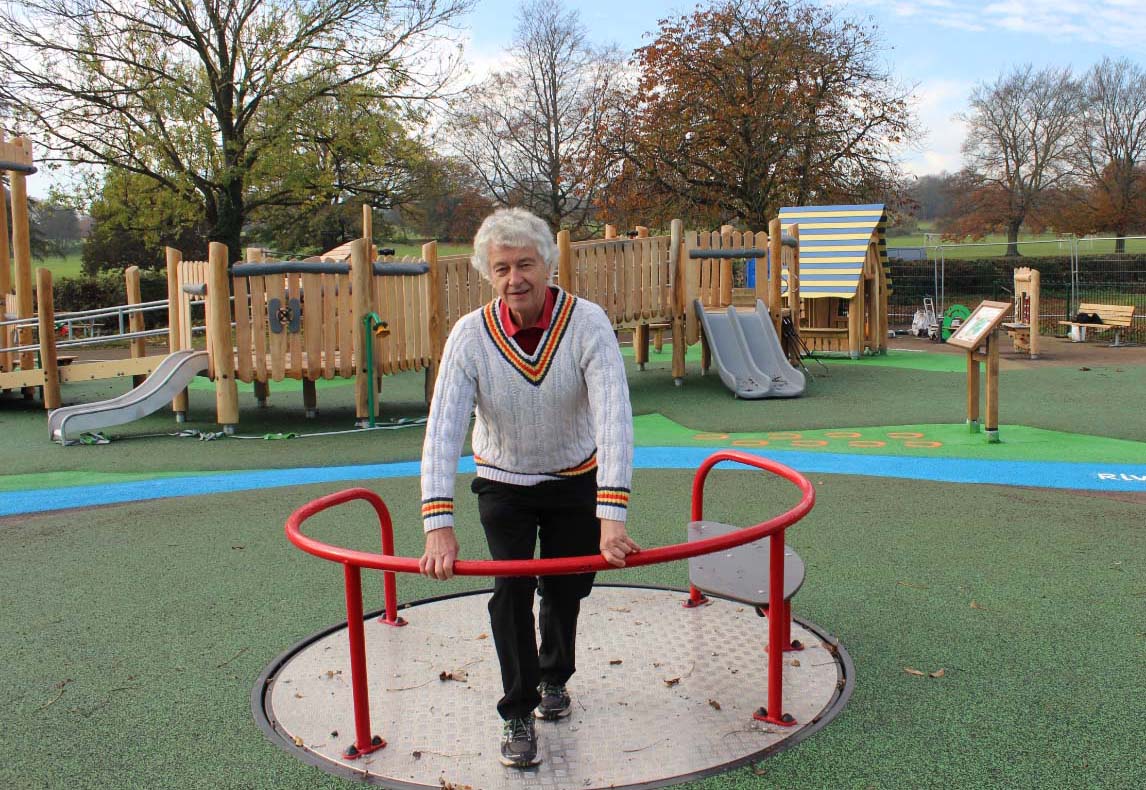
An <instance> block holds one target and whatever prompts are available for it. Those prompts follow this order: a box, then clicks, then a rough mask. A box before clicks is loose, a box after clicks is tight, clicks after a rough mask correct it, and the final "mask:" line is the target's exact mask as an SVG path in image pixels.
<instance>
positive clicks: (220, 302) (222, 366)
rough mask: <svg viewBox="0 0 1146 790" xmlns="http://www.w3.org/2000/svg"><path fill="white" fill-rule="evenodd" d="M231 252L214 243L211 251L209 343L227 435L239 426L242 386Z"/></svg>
mask: <svg viewBox="0 0 1146 790" xmlns="http://www.w3.org/2000/svg"><path fill="white" fill-rule="evenodd" d="M229 255H230V252H229V251H228V249H227V245H226V244H222V243H220V242H217V241H213V242H211V244H210V246H209V247H208V250H207V261H208V263H209V271H208V274H207V277H208V282H207V340H208V343H207V345H208V348H209V350H210V353H211V362H212V365H213V366H214V369H215V421H216V422H218V423H219V424H220V425H222V426H223V431H224V432H225V433H234V432H235V426H236V425H237V424H238V423H239V386H238V383H237V382H236V381H235V348H234V342H233V341H232V340H231V277H230V274H229V272H228V271H227V267H228V264H227V259H228V257H229Z"/></svg>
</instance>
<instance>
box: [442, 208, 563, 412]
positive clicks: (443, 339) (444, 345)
mask: <svg viewBox="0 0 1146 790" xmlns="http://www.w3.org/2000/svg"><path fill="white" fill-rule="evenodd" d="M564 232H565V231H562V233H564ZM422 260H424V261H425V262H426V264H427V265H428V266H429V267H430V273H429V276H430V281H429V283H428V285H429V287H430V316H429V327H428V329H427V331H428V333H429V337H430V361H429V364H427V365H426V383H425V398H426V405H427V406H429V405H430V402H431V401H432V400H433V399H434V384H436V383H437V381H438V365H440V364H441V362H442V351H443V350H444V349H445V347H446V337H445V334H446V333H445V331H444V327H443V325H442V324H443V321H442V314H443V312H444V311H445V306H444V303H443V300H442V295H443V293H442V292H443V290H444V287H445V286H444V280H445V278H444V277H442V268H441V267H440V266H439V265H438V243H437V242H436V241H431V242H427V243H426V244H423V245H422Z"/></svg>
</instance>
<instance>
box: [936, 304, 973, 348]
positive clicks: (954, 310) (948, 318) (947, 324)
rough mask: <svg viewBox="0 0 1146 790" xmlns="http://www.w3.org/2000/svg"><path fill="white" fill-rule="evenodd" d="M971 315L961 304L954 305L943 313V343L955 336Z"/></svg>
mask: <svg viewBox="0 0 1146 790" xmlns="http://www.w3.org/2000/svg"><path fill="white" fill-rule="evenodd" d="M970 315H971V311H970V310H969V309H967V308H966V307H965V306H963V305H961V304H953V305H951V306H950V307H948V308H947V309H946V310H944V311H943V328H942V331H941V335H942V339H943V342H944V343H946V342H947V338H949V337H951V335H953V334H955V330H956V329H958V328H959V327H960V326H962V324H963V322H964V321H966V320H967V318H968V317H969V316H970Z"/></svg>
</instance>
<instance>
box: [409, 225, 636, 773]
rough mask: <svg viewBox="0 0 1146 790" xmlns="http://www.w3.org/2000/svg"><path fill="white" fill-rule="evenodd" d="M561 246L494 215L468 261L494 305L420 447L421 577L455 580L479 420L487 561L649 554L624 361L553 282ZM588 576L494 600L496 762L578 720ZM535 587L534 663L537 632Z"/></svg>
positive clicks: (525, 753) (595, 317)
mask: <svg viewBox="0 0 1146 790" xmlns="http://www.w3.org/2000/svg"><path fill="white" fill-rule="evenodd" d="M556 262H557V248H556V245H555V244H554V241H553V236H552V234H551V233H550V230H549V227H548V226H547V225H546V224H545V223H544V222H543V221H542V220H541V219H539V218H538V217H536V216H534V215H533V214H530V213H529V212H528V211H524V210H522V209H504V210H499V211H497V212H495V213H494V214H492V215H490V216H489V217H487V218H486V220H485V221H484V222H483V223H482V225H481V227H480V228H479V229H478V232H477V235H476V236H475V237H474V256H473V260H472V264H473V266H474V268H475V269H477V270H478V271H479V272H481V274H482V275H483V276H484V277H485V278H486V279H488V280H489V281H490V283H491V284H492V285H493V290H494V293H495V294H496V298H495V299H494V300H493V301H492V302H491V303H489V304H488V305H486V306H485V307H482V308H480V309H478V310H475V311H473V312H471V313H469V314H468V315H466V316H463V317H462V318H461V319H460V320H459V321H458V322H457V323H456V324H455V325H454V327H453V329H452V330H451V332H450V336H449V338H448V339H447V341H446V347H445V352H444V354H443V356H442V364H441V368H440V371H439V374H438V380H437V385H436V386H435V388H434V400H433V405H432V406H431V408H430V418H429V423H428V425H427V428H426V440H425V445H424V446H423V448H422V519H423V525H424V528H425V532H426V549H425V553H424V554H423V555H422V557H421V560H420V561H419V567H420V568H421V571H422V573H423V574H424V575H426V576H429V577H432V578H435V579H448V578H450V576H452V575H453V565H454V560H455V559H456V558H457V556H458V541H457V538H456V536H455V534H454V519H453V513H454V477H455V474H456V471H457V464H458V457H459V455H460V453H461V448H462V442H463V441H464V439H465V435H466V431H467V429H468V427H469V422H470V414H471V412H473V413H474V414H475V422H474V428H473V442H472V443H473V450H474V461H475V463H476V465H477V477H476V478H475V479H474V481H473V484H472V486H471V489H472V490H473V492H474V493H476V494H477V495H478V512H479V515H480V518H481V523H482V527H483V529H484V530H485V535H486V541H487V542H488V544H489V551H490V554H491V556H492V557H493V558H494V559H496V560H511V559H512V560H519V559H530V558H532V557H533V555H534V549H535V547H536V545H537V543H538V541H539V540H540V545H541V557H543V558H547V557H569V556H583V555H587V554H596V553H598V552H599V553H600V554H602V555H603V556H604V558H605V559H606V560H607V561H608V562H609V563H610V564H611V565H614V566H617V567H622V566H624V564H625V557H626V556H628V555H629V554H631V553H633V552H636V551H639V550H640V547H639V546H637V544H636V543H634V542H633V540H632V539H631V538H630V537H629V535H628V533H627V531H626V529H625V516H626V513H627V508H628V502H629V484H630V478H631V476H632V460H633V428H632V413H631V410H630V406H629V390H628V383H627V381H626V379H625V369H624V364H623V362H622V361H621V355H620V350H619V349H618V347H617V341H616V338H615V336H614V334H613V328H612V325H611V324H610V322H609V319H608V317H607V316H606V315H605V312H604V311H603V310H602V309H601V308H600V307H598V306H597V305H595V304H593V303H591V302H587V301H585V300H584V299H578V298H576V297H574V296H572V295H571V294H568V293H566V292H565V291H563V290H561V289H560V288H557V287H556V286H554V285H552V284H550V279H551V277H552V274H553V271H554V268H555V266H556ZM592 586H593V574H592V573H586V574H579V575H564V576H542V577H541V578H540V579H535V578H533V577H515V578H497V579H496V580H495V581H494V592H493V596H492V597H491V598H490V602H489V613H490V622H491V626H492V630H493V638H494V645H495V647H496V649H497V657H498V661H499V662H500V664H501V680H502V690H503V693H504V696H502V698H501V700H500V701H499V702H498V704H497V710H498V713H499V714H500V715H501V718H502V719H503V722H504V723H503V727H502V736H501V761H502V763H504V764H505V765H510V766H517V767H528V766H531V765H536V764H537V763H539V762H540V761H541V759H540V757H539V755H538V750H537V737H536V734H535V731H534V725H533V719H534V717H536V718H539V719H545V720H557V719H560V718H562V717H564V716H567V715H568V714H569V710H570V704H571V703H570V697H569V694H568V692H567V691H566V683H567V682H568V680H569V678H570V676H572V675H573V673H574V671H575V669H576V667H575V646H576V635H577V616H578V613H579V612H580V606H581V599H582V598H584V597H586V596H587V595H588V594H589V592H590V590H591V589H592ZM538 588H539V589H540V593H541V604H540V610H539V623H538V625H539V627H540V632H541V647H540V651H539V650H538V646H537V637H536V631H535V627H534V620H533V598H534V591H535V589H538Z"/></svg>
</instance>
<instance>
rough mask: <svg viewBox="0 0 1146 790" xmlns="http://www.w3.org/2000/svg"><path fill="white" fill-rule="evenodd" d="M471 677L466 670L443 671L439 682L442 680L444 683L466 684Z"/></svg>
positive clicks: (439, 676)
mask: <svg viewBox="0 0 1146 790" xmlns="http://www.w3.org/2000/svg"><path fill="white" fill-rule="evenodd" d="M469 676H470V675H469V673H468V672H466V671H465V670H464V669H452V670H445V669H443V670H442V672H441V674H439V675H438V680H442V681H445V680H456V681H458V682H459V683H465V682H466V680H468V679H469Z"/></svg>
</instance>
